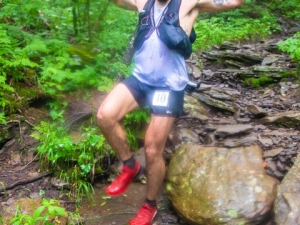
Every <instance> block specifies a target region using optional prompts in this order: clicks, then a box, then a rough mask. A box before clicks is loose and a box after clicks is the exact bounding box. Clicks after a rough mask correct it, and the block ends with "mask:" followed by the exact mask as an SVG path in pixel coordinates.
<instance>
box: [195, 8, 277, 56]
mask: <svg viewBox="0 0 300 225" xmlns="http://www.w3.org/2000/svg"><path fill="white" fill-rule="evenodd" d="M200 18H202V19H200V20H198V21H197V22H196V23H195V26H194V28H195V31H196V34H197V39H196V41H195V43H194V45H193V48H194V50H196V51H197V50H207V49H209V48H211V46H213V45H218V44H221V43H222V42H223V41H225V40H226V41H240V40H256V39H262V38H266V37H267V36H268V35H270V34H271V33H273V32H275V31H278V30H279V29H280V27H279V25H278V24H277V22H276V18H275V17H274V16H272V15H271V14H269V12H268V11H267V10H266V9H262V8H260V7H258V6H256V5H254V4H253V3H251V4H246V5H245V6H243V7H242V8H240V9H237V10H233V11H228V12H220V13H215V14H213V15H211V14H203V15H201V17H200Z"/></svg>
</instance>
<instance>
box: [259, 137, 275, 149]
mask: <svg viewBox="0 0 300 225" xmlns="http://www.w3.org/2000/svg"><path fill="white" fill-rule="evenodd" d="M257 137H258V141H259V142H260V143H261V144H262V145H263V146H264V147H271V146H272V145H273V141H272V139H271V138H266V137H262V136H261V135H257Z"/></svg>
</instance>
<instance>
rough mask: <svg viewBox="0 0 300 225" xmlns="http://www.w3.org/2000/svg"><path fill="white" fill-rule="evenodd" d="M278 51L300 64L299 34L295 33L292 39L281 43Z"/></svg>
mask: <svg viewBox="0 0 300 225" xmlns="http://www.w3.org/2000/svg"><path fill="white" fill-rule="evenodd" d="M279 49H280V50H281V51H283V52H286V53H289V54H290V56H291V59H292V60H294V61H296V62H298V63H300V32H297V33H296V34H295V35H294V36H293V37H291V38H288V39H286V40H285V41H283V42H281V43H280V44H279Z"/></svg>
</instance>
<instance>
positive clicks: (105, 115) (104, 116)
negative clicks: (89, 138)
mask: <svg viewBox="0 0 300 225" xmlns="http://www.w3.org/2000/svg"><path fill="white" fill-rule="evenodd" d="M114 122H115V121H114V119H113V117H112V116H111V112H110V111H109V110H108V109H107V107H105V106H104V105H101V106H100V107H99V109H98V112H97V123H98V126H99V127H100V128H107V127H108V126H110V124H113V123H114Z"/></svg>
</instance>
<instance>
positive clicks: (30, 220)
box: [9, 198, 68, 225]
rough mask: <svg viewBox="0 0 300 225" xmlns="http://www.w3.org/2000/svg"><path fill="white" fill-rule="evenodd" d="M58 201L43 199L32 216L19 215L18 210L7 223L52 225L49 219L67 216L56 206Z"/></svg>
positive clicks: (62, 209)
mask: <svg viewBox="0 0 300 225" xmlns="http://www.w3.org/2000/svg"><path fill="white" fill-rule="evenodd" d="M58 203H59V201H57V200H55V199H49V200H48V199H45V198H44V199H43V201H42V205H41V206H39V207H38V208H37V209H36V210H35V211H34V212H33V215H32V216H31V215H28V214H25V213H24V214H21V213H20V209H18V210H17V212H16V215H15V217H14V218H12V219H11V220H10V221H9V224H10V225H24V224H25V225H36V224H39V222H42V224H47V225H53V224H54V223H52V222H50V221H49V218H50V217H52V218H56V217H57V216H65V217H66V216H67V215H68V214H67V212H66V210H65V209H64V208H62V207H60V206H58V205H57V204H58ZM58 222H59V221H58Z"/></svg>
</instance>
